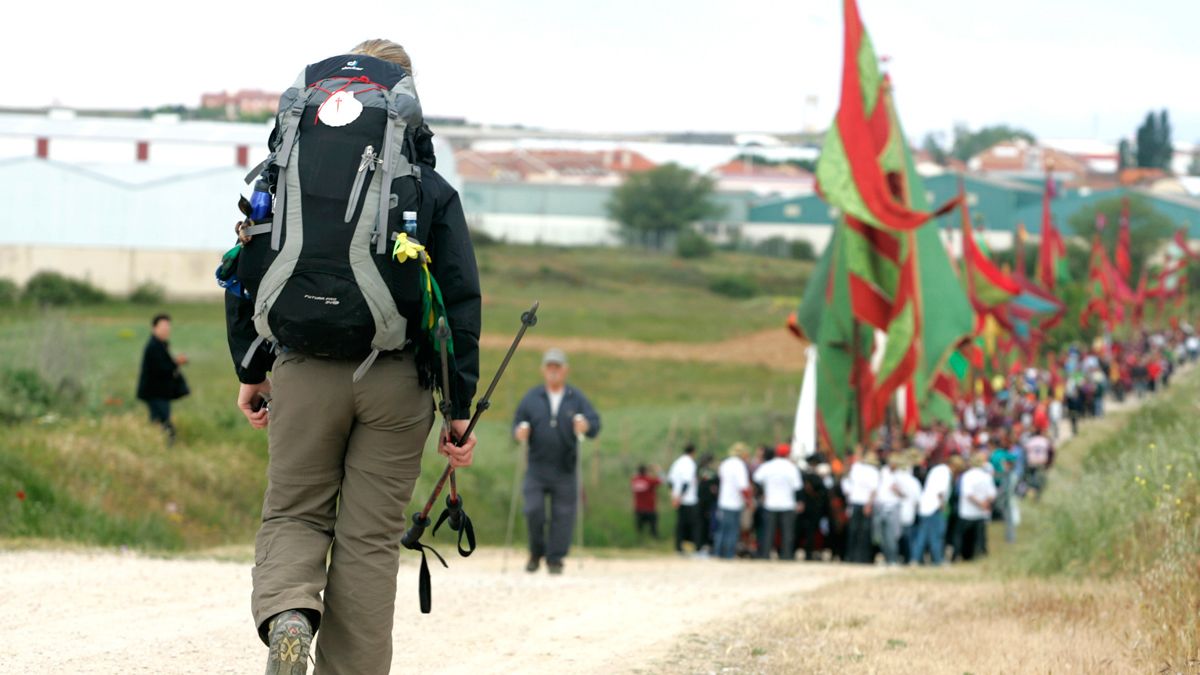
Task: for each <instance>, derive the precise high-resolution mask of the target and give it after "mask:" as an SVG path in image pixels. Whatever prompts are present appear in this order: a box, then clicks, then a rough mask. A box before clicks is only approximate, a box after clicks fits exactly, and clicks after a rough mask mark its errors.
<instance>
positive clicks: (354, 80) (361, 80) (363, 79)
mask: <svg viewBox="0 0 1200 675" xmlns="http://www.w3.org/2000/svg"><path fill="white" fill-rule="evenodd" d="M330 80H346V84H343V85H342V86H340V87H338V88H337V89H334V90H333V91H329V90H328V89H326V88H324V87H318V86H317V85H316V83H313V84H310V85H308V88H309V89H316V90H317V91H323V92H325V93H326V94H328V97H327V98H326V99H325V101H324V102H322V103H321V105H320V106H318V107H317V114H316V116H315V117H313V124H316V123H317V122H320V121H321V111H322V110H324V109H325V105H326V104H327V103H329V101H330V100H331V99H332V98H333V96H334V94H337V93H338V92H340V91H345V90H346V89H347V88H348V87H349V86H350V85H352V84H369V85H372V86H370V87H365V88H363V89H360V90H359V91H356V92H352V95H353V94H358V93H361V92H364V91H372V90H375V89H378V90H379V91H387V87H385V86H383V85H382V84H379V83H378V82H372V81H371V78H369V77H367V76H365V75H359V76H358V77H327V78H325V79H324V80H321V81H322V82H328V81H330Z"/></svg>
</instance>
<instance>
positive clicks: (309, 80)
mask: <svg viewBox="0 0 1200 675" xmlns="http://www.w3.org/2000/svg"><path fill="white" fill-rule="evenodd" d="M352 78H366V79H367V80H370V82H371V83H373V84H376V85H379V86H380V87H383V88H384V89H388V90H390V91H392V92H394V93H396V94H401V95H402V97H401V98H402V99H410V100H400V101H397V105H396V107H397V109H398V111H399V113H400V117H402V118H403V119H404V121H405V123H406V124H407V126H408V127H409V128H410V129H416V128H418V127H420V126H421V125H422V124H424V123H425V119H424V115H423V114H422V112H421V101H420V98H419V97H418V96H417V88H416V86H415V85H414V83H413V79H412V75H411V74H410V73H409V72H408V71H407V70H405V69H404V67H403V66H401V65H400V64H398V63H393V62H391V61H386V60H384V59H380V58H376V57H374V56H367V55H365V54H340V55H338V56H330V57H329V58H326V59H323V60H321V61H317V62H316V63H312V64H309V65H308V66H306V67H305V69H304V72H303V73H302V74H301V75H300V77H299V78H297V80H296V82H294V83H293V84H292V87H291V89H289V91H287V92H284V95H283V97H281V99H280V105H281V110H282V109H283V106H284V105H285V104H287V105H290V101H292V100H295V97H296V95H298V94H299V93H300V91H301V90H304V89H307V88H310V87H313V86H314V85H317V86H320V87H321V88H322V89H324V90H326V91H315V92H311V94H312V95H311V96H309V98H308V105H314V104H317V105H319V104H320V103H321V102H323V101H324V100H325V98H327V97H328V95H329V93H328V91H332V90H330V86H329V85H331V84H332V85H334V87H333V88H334V89H337V88H338V87H339V86H340V85H339V84H338V82H339V81H345V80H349V79H352ZM322 83H326V84H322ZM359 88H360V86H359V85H355V86H353V87H352V90H357V89H359ZM367 105H368V106H370V105H371V104H370V103H367Z"/></svg>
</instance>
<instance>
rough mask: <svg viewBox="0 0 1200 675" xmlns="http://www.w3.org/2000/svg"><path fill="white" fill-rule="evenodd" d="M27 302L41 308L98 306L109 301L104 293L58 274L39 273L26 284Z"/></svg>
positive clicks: (87, 284)
mask: <svg viewBox="0 0 1200 675" xmlns="http://www.w3.org/2000/svg"><path fill="white" fill-rule="evenodd" d="M25 300H27V301H29V302H31V303H33V304H35V305H40V306H43V307H44V306H63V305H96V304H99V303H102V302H105V301H106V300H108V295H106V294H105V293H104V291H102V290H100V289H99V288H96V287H95V286H93V285H91V284H90V283H88V282H86V281H80V280H78V279H70V278H68V277H65V276H63V275H61V274H59V273H58V272H38V273H37V274H35V275H33V277H32V278H30V279H29V281H28V282H27V283H26V284H25Z"/></svg>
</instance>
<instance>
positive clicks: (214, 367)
mask: <svg viewBox="0 0 1200 675" xmlns="http://www.w3.org/2000/svg"><path fill="white" fill-rule="evenodd" d="M479 260H480V266H481V269H482V271H483V275H484V290H485V299H484V306H485V309H484V326H485V333H492V334H497V335H501V336H504V337H505V339H507V336H508V335H509V334H510V331H514V330H515V328H516V326H517V325H518V323H519V315H520V312H521V311H524V310H525V309H526V308H527V307H528V305H529V304H530V303H531V302H532V301H533V300H535V299H536V300H540V301H541V302H542V310H541V312H540V319H541V320H540V321H539V324H538V326H537V327H536V329H535V331H536V332H537V334H538V335H544V336H552V337H567V336H586V337H590V338H597V339H633V340H639V341H645V342H690V343H706V342H715V341H719V340H725V339H728V338H731V337H736V336H738V335H742V334H747V333H751V332H755V331H760V330H764V329H769V328H779V329H780V330H782V326H783V322H784V319H785V318H786V316H787V313H788V311H790V310H791V309H792V308H793V307H794V305H795V302H796V299H797V298H798V296H799V293H800V292H801V289H802V284H803V282H804V280H805V279H806V277H807V274H808V273H809V271H810V269H811V266H810V265H807V264H804V263H797V262H792V261H786V260H773V259H767V258H761V257H752V256H743V255H734V254H718V255H717V256H716V257H714V258H711V259H707V260H703V261H699V262H693V261H687V262H684V261H681V260H679V259H677V258H674V257H670V256H662V255H655V254H649V253H644V252H633V251H622V250H607V249H605V250H588V249H573V250H557V249H553V248H547V247H517V246H487V247H484V248H481V249H480V250H479ZM725 276H735V277H739V278H741V279H749V280H751V283H752V284H753V285H755V286H757V288H758V289H759V291H760V292H759V294H758V295H756V296H754V297H751V298H746V299H732V298H729V297H725V296H723V295H720V294H717V293H714V292H712V291H710V290H709V287H710V285H711V284H712V283H713V281H714V280H717V279H720V278H722V277H725ZM159 310H165V311H168V312H169V313H171V315H172V316H173V318H174V322H173V323H174V335H173V337H172V349H173V350H174V351H175V352H176V353H183V354H186V355H187V356H188V357H189V358H190V359H191V362H190V363H189V364H188V365H187V366H186V368H185V372H186V374H187V377H188V380H189V383H190V385H191V389H192V395H191V396H190V397H188V398H187V399H184V400H183V401H182V402H180V403H179V404H178V405H176V407H175V421H176V425H177V427H178V429H179V440H178V442H177V443H176V444H175V446H174V447H172V448H166V447H165V446H164V444H163V441H162V437H161V435H160V434H159V432H158V431H157V430H156V429H155V428H154V427H152V426H151V425H150V424H149V423H148V422H147V421H146V420H145V411H144V408H143V407H142V406H141V405H140V403H139V402H137V401H135V400H133V392H134V383H135V379H136V376H137V368H138V362H139V359H140V354H141V349H142V346H143V343H144V341H145V340H146V337H147V335H148V329H149V327H148V318H149V317H150V315H152V314H153V313H155V312H157V311H159ZM501 356H502V353H501V352H500V351H497V350H490V349H489V350H484V353H483V358H482V370H483V373H484V377H485V379H486V378H490V376H491V373H492V372H493V370H494V368H495V367H496V366H497V365H498V363H499V360H500V357H501ZM539 358H540V354H538V353H536V352H535V351H533V350H528V351H523V352H520V353H519V354H518V356H517V358H516V359H515V361H514V363H513V366H512V369H511V370H510V372H509V374H508V376H506V379H505V381H504V382H503V383H502V384H501V386H500V388H499V390H498V391H497V393H496V395H495V396H494V404H495V405H494V407H493V409H492V410H491V411H490V412H489V413H488V415H487V416H486V417H485V418H484V422H483V423H482V424H481V426H480V429H479V436H480V449H479V451H478V453H477V465H476V467H474V468H472V469H471V470H470V471H466V472H464V473H463V475H462V476H461V478H460V485H461V486H462V490H463V493H464V496H465V498H466V499H467V500H468V502H467V503H468V511H469V512H470V513H471V516H472V518H473V519H474V520H475V522H476V529H477V530H478V531H479V533H480V536H481V539H482V540H483V541H484V542H488V543H496V542H499V541H502V539H503V537H504V531H505V518H506V516H507V512H508V506H509V499H510V490H511V485H512V478H513V474H514V468H515V462H516V461H517V453H516V448H515V446H514V445H513V444H512V443H511V442H510V441H509V440H508V424H509V419H510V417H511V415H512V411H513V409H514V407H515V405H516V403H517V401H518V399H519V397H520V396H521V395H522V394H523V393H524V391H525V390H526V389H527V388H528V387H530V386H532V385H534V384H536V383H537V381H538V375H537V367H538V362H539ZM0 377H3V378H4V379H3V381H0V384H2V385H3V386H2V387H0V424H3V425H4V426H3V427H2V429H0V431H2V432H3V440H2V441H0V538H39V539H59V540H67V541H76V542H83V543H88V544H98V545H114V546H116V545H126V546H130V547H134V548H143V549H150V550H195V549H200V548H208V547H213V546H221V545H226V544H236V543H245V542H248V541H250V540H251V539H252V537H253V533H254V531H255V529H256V526H257V522H258V517H259V508H260V505H261V501H260V500H261V497H262V490H263V487H264V481H265V479H264V469H265V463H266V438H265V435H264V434H262V433H260V432H255V431H254V430H252V429H250V428H249V426H248V425H247V424H246V423H245V421H244V420H243V418H242V417H241V414H240V413H239V412H238V411H237V410H236V408H235V407H234V397H235V395H236V380H235V379H234V377H233V373H232V365H231V363H230V361H229V355H228V352H227V350H226V346H225V338H224V324H223V315H222V309H221V307H220V305H219V304H218V303H207V304H179V303H168V304H166V305H165V306H163V307H157V306H134V305H129V304H108V305H101V306H95V307H81V308H72V309H63V310H50V311H41V310H35V309H30V308H24V309H18V310H16V311H11V312H6V313H5V314H4V315H3V316H0ZM572 381H573V382H574V383H575V384H576V385H578V386H579V387H581V388H582V389H583V390H584V391H585V392H586V393H587V394H588V395H589V397H591V399H592V400H593V402H594V403H595V404H596V405H597V407H598V408H599V410H600V411H601V414H602V416H603V422H604V430H603V433H602V435H601V437H600V439H599V441H598V442H596V443H593V444H589V446H588V447H587V449H586V450H585V465H584V481H585V491H586V494H587V495H588V519H587V527H586V531H585V538H586V542H587V543H588V544H589V545H595V546H632V545H636V544H637V543H638V542H637V541H636V539H635V538H634V536H633V534H632V523H631V517H630V511H631V505H630V497H629V492H628V487H627V485H628V478H629V475H630V474H631V473H632V471H633V469H634V467H635V466H636V465H637V464H638V463H639V462H642V461H648V462H657V463H665V462H667V461H668V460H669V458H670V457H671V453H672V452H673V451H675V450H677V449H678V448H679V447H680V446H681V445H682V443H683V442H684V441H686V440H695V441H697V442H698V443H699V444H700V445H701V448H702V451H704V450H711V451H715V452H719V451H720V450H721V449H722V448H723V447H725V446H726V445H727V444H728V443H730V442H732V441H734V440H739V439H744V440H747V441H751V442H773V441H774V440H775V439H776V438H781V437H783V436H786V435H787V434H788V433H789V431H790V424H791V413H792V410H793V406H794V404H795V395H796V393H797V391H798V384H799V376H798V374H797V373H796V372H795V371H794V370H793V371H792V372H781V371H778V370H776V369H773V368H766V367H747V366H741V365H733V364H715V365H714V364H697V363H686V362H676V361H653V360H636V361H627V360H622V359H617V358H611V357H607V356H602V355H594V354H575V355H572ZM437 459H438V458H437V457H436V455H434V454H433V453H432V452H429V453H427V455H426V462H425V466H424V467H423V468H424V475H425V477H424V478H423V479H422V483H421V484H420V485H419V486H418V488H417V498H418V499H423V498H424V496H425V495H427V494H428V489H429V487H430V483H431V482H432V480H431V478H430V475H431V474H436V473H437V472H438V471H439V470H440V468H441V467H440V464H439V462H438V461H437ZM22 496H23V498H22ZM664 526H666V527H669V526H670V522H669V519H668V522H665V523H664ZM522 535H523V530H522V528H521V526H520V524H518V537H520V536H522Z"/></svg>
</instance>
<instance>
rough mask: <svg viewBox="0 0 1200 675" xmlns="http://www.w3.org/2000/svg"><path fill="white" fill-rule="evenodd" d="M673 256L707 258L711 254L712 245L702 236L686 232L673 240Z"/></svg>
mask: <svg viewBox="0 0 1200 675" xmlns="http://www.w3.org/2000/svg"><path fill="white" fill-rule="evenodd" d="M675 254H676V255H678V256H679V257H680V258H686V259H691V258H707V257H709V256H711V255H712V254H713V245H712V242H710V241H709V240H708V239H707V238H706V237H705V236H704V235H702V234H700V233H698V232H692V231H690V230H689V231H687V232H684V233H682V234H680V235H679V237H678V238H677V239H676V240H675Z"/></svg>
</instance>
